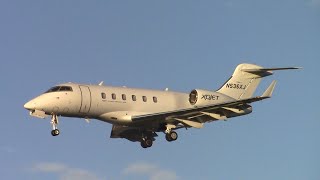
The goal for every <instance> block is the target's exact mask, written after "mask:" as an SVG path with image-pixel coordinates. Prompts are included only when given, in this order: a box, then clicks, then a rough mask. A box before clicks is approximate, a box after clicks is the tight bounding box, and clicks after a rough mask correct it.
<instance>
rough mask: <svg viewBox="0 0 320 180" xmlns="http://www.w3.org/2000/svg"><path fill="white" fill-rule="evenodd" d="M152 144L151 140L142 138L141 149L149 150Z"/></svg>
mask: <svg viewBox="0 0 320 180" xmlns="http://www.w3.org/2000/svg"><path fill="white" fill-rule="evenodd" d="M152 144H153V140H152V139H151V138H149V137H146V138H142V140H141V147H143V148H149V147H151V146H152Z"/></svg>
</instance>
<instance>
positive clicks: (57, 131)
mask: <svg viewBox="0 0 320 180" xmlns="http://www.w3.org/2000/svg"><path fill="white" fill-rule="evenodd" d="M59 134H60V131H59V129H54V130H52V131H51V135H52V136H58V135H59Z"/></svg>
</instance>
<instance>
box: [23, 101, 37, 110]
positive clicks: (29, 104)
mask: <svg viewBox="0 0 320 180" xmlns="http://www.w3.org/2000/svg"><path fill="white" fill-rule="evenodd" d="M23 107H24V108H25V109H28V110H31V109H34V103H33V102H32V101H29V102H27V103H26V104H24V106H23Z"/></svg>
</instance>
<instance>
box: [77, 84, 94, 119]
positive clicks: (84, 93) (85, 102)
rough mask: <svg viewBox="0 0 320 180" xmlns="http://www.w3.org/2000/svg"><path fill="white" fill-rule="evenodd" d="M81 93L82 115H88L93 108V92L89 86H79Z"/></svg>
mask: <svg viewBox="0 0 320 180" xmlns="http://www.w3.org/2000/svg"><path fill="white" fill-rule="evenodd" d="M79 88H80V92H81V106H80V110H79V112H80V113H84V114H87V113H89V111H90V108H91V91H90V88H89V87H88V86H79Z"/></svg>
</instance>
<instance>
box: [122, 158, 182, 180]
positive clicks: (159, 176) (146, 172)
mask: <svg viewBox="0 0 320 180" xmlns="http://www.w3.org/2000/svg"><path fill="white" fill-rule="evenodd" d="M123 173H124V174H126V175H130V174H138V175H142V176H147V177H149V180H163V179H166V180H177V179H179V178H178V176H177V174H176V173H175V172H173V171H171V170H166V169H162V168H160V167H158V166H156V165H154V164H151V163H146V162H138V163H134V164H130V165H129V166H128V167H127V168H125V169H124V170H123Z"/></svg>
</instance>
